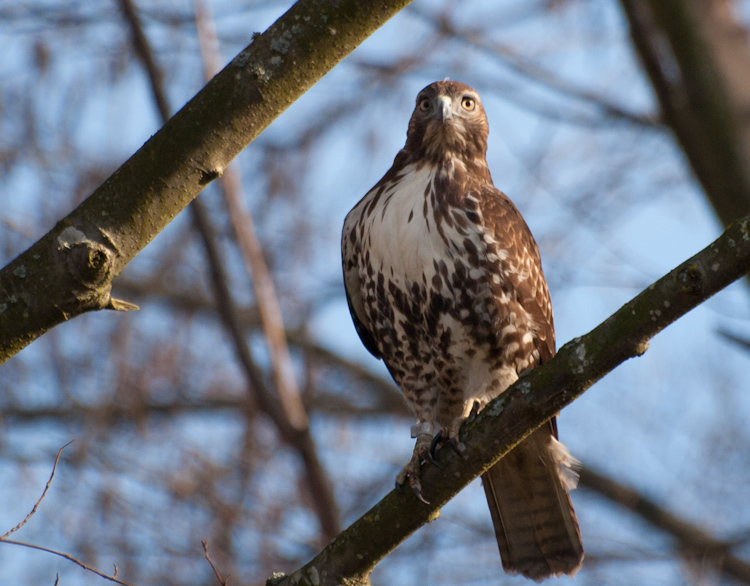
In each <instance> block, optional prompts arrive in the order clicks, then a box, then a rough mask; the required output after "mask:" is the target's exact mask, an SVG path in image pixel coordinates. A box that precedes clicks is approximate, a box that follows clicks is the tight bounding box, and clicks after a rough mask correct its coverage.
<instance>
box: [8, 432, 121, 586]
mask: <svg viewBox="0 0 750 586" xmlns="http://www.w3.org/2000/svg"><path fill="white" fill-rule="evenodd" d="M72 443H73V442H72V441H70V442H68V443H67V444H65V445H64V446H63V447H61V448H60V449H59V450H57V456H55V463H54V464H53V465H52V473H51V474H50V475H49V480H47V484H46V485H45V486H44V490H43V491H42V496H40V497H39V499H38V500H37V501H36V503H34V507H33V508H32V509H31V512H30V513H29V514H28V515H26V517H25V518H24V520H23V521H21V522H20V523H19V524H18V525H16V526H15V527H13V529H11V530H10V531H8V532H6V533H5V534H3V535H2V536H0V542H1V543H9V544H11V545H20V546H21V547H28V548H29V549H37V550H39V551H45V552H47V553H51V554H53V555H56V556H59V557H61V558H65V559H66V560H69V561H71V562H73V563H74V564H77V565H78V566H80V567H82V568H83V569H84V570H88V571H89V572H93V573H94V574H96V575H97V576H101V577H102V578H104V579H105V580H109V581H110V582H114V583H116V584H122V585H123V586H132V585H131V584H129V583H128V582H123V581H122V580H118V579H117V565H116V564H115V573H114V574H113V575H112V576H109V575H107V574H105V573H104V572H102V571H100V570H97V569H96V568H94V567H92V566H89V565H88V564H85V563H83V562H82V561H81V560H79V559H78V558H75V557H73V556H72V555H70V554H69V553H65V552H62V551H57V550H55V549H50V548H48V547H44V546H41V545H35V544H33V543H26V542H24V541H15V540H13V539H7V537H8V535H10V534H12V533H14V532H15V531H18V530H19V529H20V528H21V527H23V526H24V525H26V523H27V522H28V521H29V519H31V517H33V516H34V513H36V511H37V509H38V508H39V505H40V504H41V502H42V500H43V499H44V497H45V496H46V495H47V491H48V490H49V487H50V485H51V484H52V479H53V478H54V477H55V470H57V463H58V462H59V461H60V456H61V455H62V451H63V450H64V449H65V448H67V447H68V446H69V445H70V444H72ZM59 581H60V575H59V574H57V576H56V578H55V584H58V582H59Z"/></svg>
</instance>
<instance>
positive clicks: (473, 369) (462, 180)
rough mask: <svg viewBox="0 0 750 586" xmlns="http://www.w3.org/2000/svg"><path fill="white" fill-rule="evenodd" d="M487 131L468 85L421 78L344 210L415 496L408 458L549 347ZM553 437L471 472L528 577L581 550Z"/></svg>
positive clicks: (531, 264)
mask: <svg viewBox="0 0 750 586" xmlns="http://www.w3.org/2000/svg"><path fill="white" fill-rule="evenodd" d="M488 133H489V127H488V124H487V118H486V115H485V113H484V109H483V107H482V104H481V101H480V99H479V96H478V95H477V93H476V92H475V91H474V90H472V89H471V88H470V87H468V86H466V85H464V84H462V83H458V82H450V81H444V82H436V83H433V84H432V85H430V86H428V87H426V88H425V89H423V90H422V91H421V92H420V93H419V95H418V96H417V105H416V108H415V109H414V113H413V114H412V117H411V120H410V122H409V129H408V132H407V139H406V145H405V147H404V148H403V149H402V150H401V151H400V152H399V153H398V155H397V156H396V159H395V160H394V163H393V166H392V167H391V169H390V170H389V171H388V172H387V173H386V174H385V176H384V177H383V178H382V179H381V180H380V181H379V182H378V183H377V185H375V187H373V188H372V189H371V190H370V191H369V192H368V193H367V195H365V197H364V198H362V200H361V201H360V202H359V203H358V204H357V205H356V206H355V207H354V209H352V211H351V212H349V214H348V216H347V218H346V221H345V224H344V231H343V236H342V260H343V267H344V281H345V285H346V292H347V299H348V301H349V308H350V310H351V314H352V319H353V320H354V324H355V326H356V328H357V332H358V333H359V336H360V338H361V339H362V342H363V343H364V345H365V346H366V347H367V349H368V350H369V351H370V352H371V353H372V354H373V355H375V356H376V357H377V358H381V359H383V361H384V362H385V364H386V365H387V367H388V370H389V371H390V373H391V375H392V376H393V378H394V379H395V381H396V383H397V384H398V385H399V387H400V388H401V390H402V391H403V393H404V396H405V397H406V400H407V402H408V404H409V407H410V408H411V410H412V412H413V413H414V415H415V416H416V418H417V426H416V430H417V433H416V437H417V442H416V446H415V448H414V455H413V457H412V459H411V461H410V462H409V464H407V466H406V467H405V468H404V470H402V472H401V473H400V474H399V476H398V478H397V482H399V483H400V484H403V483H405V482H408V483H409V484H410V485H411V487H412V488H413V489H414V490H415V492H417V494H418V495H420V496H421V485H420V482H419V465H420V462H421V460H423V459H428V460H429V459H430V447H431V444H432V442H433V438H434V437H435V436H436V434H439V439H441V440H443V441H452V442H455V441H456V440H457V438H458V430H459V428H460V426H461V423H462V422H463V421H464V420H465V419H466V418H467V417H468V416H469V414H470V413H471V410H472V408H474V406H475V403H478V407H479V408H482V407H484V405H485V404H486V403H487V402H488V401H490V400H491V399H493V398H494V397H496V396H497V395H499V394H500V393H502V392H503V391H504V390H505V389H506V388H507V387H508V386H509V385H511V384H512V383H513V382H515V381H516V380H517V379H518V376H519V374H520V373H522V372H523V371H524V370H526V369H529V368H533V367H534V366H537V365H538V364H541V363H543V362H545V361H546V360H549V359H550V358H551V357H552V356H553V355H554V353H555V333H554V325H553V318H552V304H551V302H550V297H549V291H548V289H547V284H546V281H545V280H544V275H543V273H542V267H541V261H540V259H539V251H538V248H537V245H536V242H535V241H534V238H533V237H532V235H531V232H530V231H529V229H528V227H527V226H526V223H525V222H524V220H523V218H522V217H521V214H520V213H519V212H518V210H517V209H516V207H515V206H514V205H513V203H512V202H511V201H510V200H509V199H508V198H507V197H506V196H505V195H504V194H503V193H502V192H500V191H499V190H498V189H497V188H495V186H494V185H493V183H492V178H491V176H490V172H489V169H488V168H487V163H486V160H485V152H486V150H487V135H488ZM556 438H557V431H556V426H555V421H554V420H552V421H550V423H549V425H547V426H543V427H542V428H541V429H540V430H537V431H536V432H535V433H533V434H532V435H531V436H530V437H529V438H527V439H526V440H525V441H523V442H522V443H521V444H519V445H518V446H517V447H516V448H515V449H514V450H513V451H512V452H511V453H509V454H508V455H507V456H506V457H505V458H503V459H502V460H501V461H500V462H499V463H498V464H497V465H495V466H494V467H493V468H492V469H490V470H489V471H488V472H487V473H486V474H485V475H483V477H482V481H483V484H484V487H485V493H486V495H487V501H488V503H489V506H490V511H491V513H492V519H493V524H494V526H495V533H496V535H497V541H498V545H499V548H500V553H501V556H502V559H503V566H504V568H505V569H506V570H507V571H509V572H511V573H521V574H523V575H525V576H527V577H530V578H533V579H537V580H539V579H543V578H545V577H547V576H550V575H560V574H573V573H575V572H576V571H577V570H578V568H579V567H580V564H581V561H582V559H583V549H582V547H581V542H580V535H579V532H578V525H577V522H576V519H575V514H574V512H573V509H572V506H571V504H570V499H569V497H568V492H567V491H568V489H569V488H572V487H574V486H575V474H574V473H573V472H572V471H571V469H570V466H571V464H572V463H573V462H574V460H573V459H572V458H571V457H570V455H569V454H568V452H567V450H566V449H565V447H564V446H563V445H562V444H560V443H559V442H558V441H557V439H556Z"/></svg>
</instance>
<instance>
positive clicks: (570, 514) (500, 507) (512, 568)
mask: <svg viewBox="0 0 750 586" xmlns="http://www.w3.org/2000/svg"><path fill="white" fill-rule="evenodd" d="M571 461H573V459H572V458H571V457H570V455H569V454H568V453H567V450H566V449H565V447H564V446H563V445H562V444H560V443H559V442H558V441H557V439H556V438H555V437H554V435H553V431H552V427H551V426H542V427H541V428H540V429H538V430H536V431H535V432H534V433H533V434H531V435H530V436H529V437H528V438H526V439H525V440H524V441H523V442H521V443H520V444H518V446H516V447H515V448H514V449H513V450H512V451H511V452H510V453H508V454H507V455H506V456H505V457H504V458H503V459H502V460H500V462H498V463H497V464H495V465H494V466H493V467H492V468H490V470H488V471H487V472H486V473H485V474H483V475H482V484H483V485H484V490H485V494H486V496H487V503H488V504H489V507H490V513H491V515H492V523H493V525H494V526H495V536H496V538H497V544H498V547H499V548H500V557H501V558H502V561H503V568H504V569H505V571H506V572H508V573H511V574H522V575H524V576H526V577H527V578H531V579H533V580H537V581H540V580H543V579H545V578H548V577H550V576H561V575H563V574H567V575H569V576H572V575H573V574H575V573H576V572H577V571H578V570H579V569H580V567H581V563H582V562H583V546H582V544H581V534H580V532H579V530H578V521H577V520H576V516H575V512H574V511H573V505H572V504H571V502H570V497H569V495H568V490H567V489H568V488H574V486H575V482H574V478H575V474H574V473H573V472H572V471H571V470H570V469H569V468H568V467H569V465H570V463H571Z"/></svg>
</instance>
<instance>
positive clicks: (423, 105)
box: [419, 98, 430, 112]
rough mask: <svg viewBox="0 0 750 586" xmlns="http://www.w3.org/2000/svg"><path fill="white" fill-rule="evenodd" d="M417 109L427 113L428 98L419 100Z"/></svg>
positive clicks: (428, 107) (428, 106)
mask: <svg viewBox="0 0 750 586" xmlns="http://www.w3.org/2000/svg"><path fill="white" fill-rule="evenodd" d="M419 109H420V110H422V112H427V110H429V109H430V98H422V99H421V100H419Z"/></svg>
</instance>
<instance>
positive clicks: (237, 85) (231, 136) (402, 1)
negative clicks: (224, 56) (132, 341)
mask: <svg viewBox="0 0 750 586" xmlns="http://www.w3.org/2000/svg"><path fill="white" fill-rule="evenodd" d="M408 3H409V0H382V1H380V2H360V1H359V0H299V1H298V2H297V3H296V4H294V6H292V8H291V9H290V10H289V11H288V12H287V13H286V14H284V15H283V16H282V17H281V18H279V20H277V21H276V22H275V23H274V24H273V25H272V26H271V27H270V28H269V29H268V30H267V31H266V32H265V33H264V34H262V35H258V36H257V38H255V39H254V41H253V43H252V44H251V45H249V46H248V47H247V48H246V49H244V50H243V51H242V52H241V53H240V54H239V55H237V57H235V58H234V59H233V60H232V61H231V62H230V63H229V65H227V66H226V67H225V68H224V70H223V71H222V72H221V73H219V74H218V75H217V76H216V77H214V78H213V79H212V80H211V81H210V82H209V83H208V84H207V85H206V86H205V87H204V88H203V90H201V91H200V92H199V93H198V95H196V96H195V97H194V98H193V99H192V100H191V101H190V102H189V103H188V104H187V105H186V106H185V107H184V108H182V110H180V112H178V113H177V114H176V115H175V116H173V117H172V118H171V119H170V120H169V122H168V123H167V124H165V125H164V127H163V128H162V129H161V130H160V131H159V132H157V133H156V134H155V135H154V136H153V137H152V138H151V139H150V140H149V141H148V142H147V143H146V144H145V145H144V146H143V147H142V148H141V149H140V150H139V151H138V152H137V153H135V154H134V155H133V156H132V157H131V158H130V159H129V160H128V161H126V162H125V163H124V164H123V165H122V166H121V167H120V168H119V169H118V170H117V171H116V172H115V173H114V174H113V175H112V176H111V177H110V178H109V179H108V180H107V181H105V182H104V183H103V184H102V185H101V186H100V187H99V188H98V189H97V190H96V191H95V192H94V193H93V194H92V195H91V196H90V197H89V198H87V199H86V200H85V201H84V202H83V203H82V204H81V205H80V206H78V207H77V208H76V209H75V210H73V211H72V212H71V213H70V214H69V215H68V216H67V217H65V218H64V219H63V220H61V221H60V222H58V223H57V224H56V225H55V227H54V228H53V229H52V230H51V231H50V232H49V233H47V234H46V235H45V236H44V237H42V238H41V239H40V240H39V241H37V242H36V243H35V244H34V245H32V246H31V248H29V249H28V250H27V251H26V252H24V253H22V254H21V255H19V256H18V257H17V258H16V259H15V260H13V261H12V262H11V263H9V264H8V265H7V266H6V267H5V268H4V269H3V270H2V271H0V363H2V362H4V361H5V360H7V359H8V358H10V357H11V356H13V355H14V354H16V353H17V352H18V351H19V350H21V349H22V348H24V347H25V346H27V345H28V344H29V343H31V342H32V341H33V340H34V339H36V338H38V337H39V336H41V335H42V334H44V333H45V332H46V331H47V330H49V329H50V328H52V327H54V326H55V325H57V324H59V323H61V322H63V321H66V320H69V319H71V318H73V317H76V316H77V315H80V314H82V313H85V312H87V311H94V310H99V309H105V308H110V309H132V308H133V306H132V305H130V304H127V303H124V302H119V301H118V300H113V299H112V297H111V295H110V290H111V284H112V279H113V278H114V277H116V276H117V275H118V274H120V272H121V271H122V270H123V268H124V267H125V266H126V265H127V264H128V263H129V262H130V261H131V260H132V259H133V257H135V255H136V254H138V252H140V250H141V249H143V247H145V246H146V245H147V244H148V243H149V242H150V241H151V240H152V239H153V238H154V237H155V236H156V234H158V233H159V232H160V231H161V230H162V229H163V228H164V227H165V226H166V225H167V224H168V223H169V222H170V221H171V220H172V219H173V218H174V217H175V216H176V215H177V214H178V213H179V212H180V211H181V210H182V209H183V208H184V207H185V206H186V205H187V204H188V203H190V202H191V201H192V200H193V199H194V198H195V196H196V195H197V194H198V193H199V192H200V191H201V190H202V189H203V188H204V187H205V186H206V185H207V184H208V183H210V182H211V181H212V180H214V179H216V178H217V177H219V176H220V175H221V174H222V173H223V171H224V168H225V167H226V166H227V164H228V163H229V161H231V160H232V159H233V158H234V157H235V156H237V154H238V153H239V152H240V151H241V150H242V149H243V148H245V147H246V146H247V145H248V143H250V142H251V141H252V140H253V139H254V138H255V137H256V136H258V134H260V132H261V131H262V130H263V129H265V128H266V127H267V126H268V125H269V124H270V123H271V122H272V121H273V120H274V119H275V118H276V117H277V116H278V115H279V114H281V112H283V111H284V110H285V109H286V108H287V107H289V106H290V105H291V104H292V103H293V102H294V101H295V100H297V99H298V98H299V97H300V96H301V95H302V94H303V93H305V92H306V91H307V90H308V89H309V88H310V87H311V86H312V85H313V84H314V83H315V82H316V81H318V80H319V79H320V78H321V77H322V76H323V75H325V73H327V72H328V71H329V70H331V69H332V68H333V67H334V66H335V65H336V64H337V63H338V62H339V61H341V60H342V59H343V58H344V57H345V56H346V55H348V54H349V53H350V52H351V51H353V50H354V49H355V48H356V47H357V46H358V45H359V44H360V43H361V42H362V41H364V40H365V39H366V38H367V37H368V36H369V35H370V34H372V32H373V31H375V30H376V29H377V28H378V27H380V26H382V25H383V24H384V23H385V22H386V21H387V20H388V19H389V18H391V17H392V16H393V15H395V14H396V13H397V12H398V11H399V10H400V9H401V8H403V7H404V6H405V5H407V4H408Z"/></svg>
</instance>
